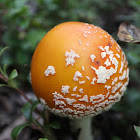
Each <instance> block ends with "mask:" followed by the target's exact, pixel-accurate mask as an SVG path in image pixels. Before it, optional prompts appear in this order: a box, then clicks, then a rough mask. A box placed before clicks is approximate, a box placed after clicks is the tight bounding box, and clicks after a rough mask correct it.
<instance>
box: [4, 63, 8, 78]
mask: <svg viewBox="0 0 140 140" xmlns="http://www.w3.org/2000/svg"><path fill="white" fill-rule="evenodd" d="M7 68H8V65H6V64H5V65H4V67H3V73H4V76H5V77H6V78H8V74H7Z"/></svg>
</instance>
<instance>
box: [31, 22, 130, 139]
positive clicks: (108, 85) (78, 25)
mask: <svg viewBox="0 0 140 140" xmlns="http://www.w3.org/2000/svg"><path fill="white" fill-rule="evenodd" d="M31 81H32V87H33V90H34V92H35V94H36V95H37V97H38V98H39V100H40V102H41V103H43V104H44V105H45V106H46V107H47V108H48V110H50V111H51V112H53V113H55V114H56V115H59V116H62V117H69V118H70V120H71V127H72V130H73V131H76V130H78V129H79V128H80V130H81V131H80V134H79V137H78V140H85V139H87V140H93V136H92V132H91V121H92V116H95V115H98V114H100V113H101V112H103V111H106V110H109V109H110V108H111V107H112V105H113V104H114V103H116V102H118V101H119V100H120V99H121V97H122V95H123V94H124V91H125V90H126V86H127V85H128V81H129V69H128V63H127V60H126V57H125V54H124V52H123V50H122V49H121V48H120V46H119V45H118V44H117V42H116V41H115V40H114V39H113V38H112V37H111V35H109V34H108V33H107V32H106V31H104V30H103V29H101V28H99V27H97V26H94V25H91V24H88V23H83V22H72V21H71V22H65V23H61V24H59V25H57V26H55V27H54V28H53V29H51V30H50V31H49V32H48V33H47V34H46V35H45V36H44V38H43V39H42V40H41V41H40V43H39V44H38V46H37V48H36V50H35V52H34V54H33V57H32V62H31Z"/></svg>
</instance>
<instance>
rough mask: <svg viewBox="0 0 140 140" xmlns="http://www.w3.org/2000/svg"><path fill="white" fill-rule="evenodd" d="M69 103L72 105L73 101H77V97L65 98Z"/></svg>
mask: <svg viewBox="0 0 140 140" xmlns="http://www.w3.org/2000/svg"><path fill="white" fill-rule="evenodd" d="M65 100H66V102H67V104H69V105H72V103H74V102H76V100H75V99H70V98H65Z"/></svg>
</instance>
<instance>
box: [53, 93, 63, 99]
mask: <svg viewBox="0 0 140 140" xmlns="http://www.w3.org/2000/svg"><path fill="white" fill-rule="evenodd" d="M52 94H53V97H54V98H55V99H64V97H63V96H62V95H61V94H59V93H57V92H56V91H55V92H54V93H52Z"/></svg>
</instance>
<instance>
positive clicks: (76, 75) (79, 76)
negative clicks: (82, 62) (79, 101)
mask: <svg viewBox="0 0 140 140" xmlns="http://www.w3.org/2000/svg"><path fill="white" fill-rule="evenodd" d="M82 77H83V76H82V73H80V72H79V71H76V72H75V74H74V77H73V80H74V81H78V80H79V78H82Z"/></svg>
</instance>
